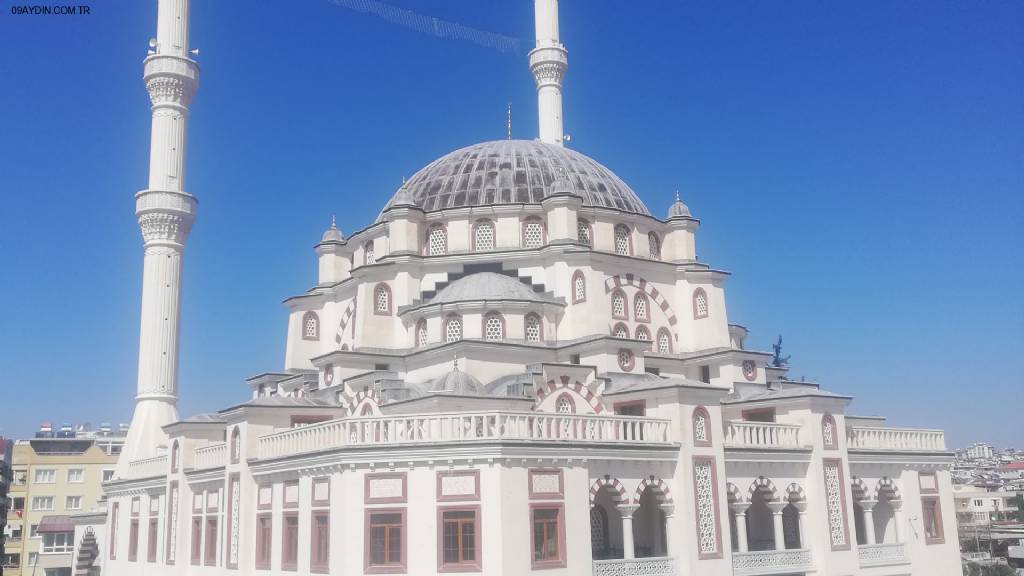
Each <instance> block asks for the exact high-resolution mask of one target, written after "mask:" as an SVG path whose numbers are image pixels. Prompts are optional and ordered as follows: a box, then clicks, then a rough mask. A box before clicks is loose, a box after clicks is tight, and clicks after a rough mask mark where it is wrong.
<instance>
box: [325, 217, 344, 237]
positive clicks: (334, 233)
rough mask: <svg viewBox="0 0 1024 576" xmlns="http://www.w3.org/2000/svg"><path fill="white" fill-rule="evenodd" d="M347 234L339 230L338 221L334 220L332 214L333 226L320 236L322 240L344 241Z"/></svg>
mask: <svg viewBox="0 0 1024 576" xmlns="http://www.w3.org/2000/svg"><path fill="white" fill-rule="evenodd" d="M344 241H345V235H344V234H342V233H341V230H338V226H337V223H336V222H335V221H334V216H331V227H330V228H328V229H327V231H326V232H324V235H323V236H321V237H320V242H344Z"/></svg>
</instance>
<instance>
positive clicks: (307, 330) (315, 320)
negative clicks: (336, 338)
mask: <svg viewBox="0 0 1024 576" xmlns="http://www.w3.org/2000/svg"><path fill="white" fill-rule="evenodd" d="M302 339H303V340H319V339H320V317H319V316H317V315H316V312H313V311H309V312H306V313H305V314H303V315H302Z"/></svg>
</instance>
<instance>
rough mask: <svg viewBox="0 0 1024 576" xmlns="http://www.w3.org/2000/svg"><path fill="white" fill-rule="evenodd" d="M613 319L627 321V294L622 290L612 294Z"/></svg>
mask: <svg viewBox="0 0 1024 576" xmlns="http://www.w3.org/2000/svg"><path fill="white" fill-rule="evenodd" d="M612 318H621V319H623V320H625V319H626V318H627V316H626V293H625V292H623V291H622V290H616V291H615V292H612Z"/></svg>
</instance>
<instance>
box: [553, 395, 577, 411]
mask: <svg viewBox="0 0 1024 576" xmlns="http://www.w3.org/2000/svg"><path fill="white" fill-rule="evenodd" d="M555 410H556V411H557V412H558V413H559V414H572V412H573V410H572V400H569V397H568V396H566V395H564V394H563V395H562V396H560V397H559V398H558V402H557V403H556V405H555Z"/></svg>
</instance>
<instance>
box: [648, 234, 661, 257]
mask: <svg viewBox="0 0 1024 576" xmlns="http://www.w3.org/2000/svg"><path fill="white" fill-rule="evenodd" d="M647 244H648V245H649V246H650V255H651V260H661V238H658V235H657V234H655V233H654V232H651V233H649V234H647Z"/></svg>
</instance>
